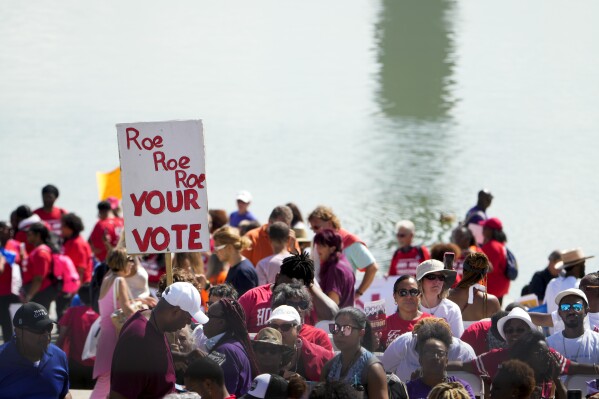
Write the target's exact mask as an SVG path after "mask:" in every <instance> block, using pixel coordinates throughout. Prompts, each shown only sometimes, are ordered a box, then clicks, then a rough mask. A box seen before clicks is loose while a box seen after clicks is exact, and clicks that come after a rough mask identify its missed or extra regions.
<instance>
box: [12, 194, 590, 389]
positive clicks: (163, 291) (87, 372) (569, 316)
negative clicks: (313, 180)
mask: <svg viewBox="0 0 599 399" xmlns="http://www.w3.org/2000/svg"><path fill="white" fill-rule="evenodd" d="M58 197H59V191H58V189H57V188H56V187H55V186H52V185H48V186H46V187H44V188H43V189H42V199H43V206H42V207H41V208H39V209H37V210H35V211H31V210H30V208H29V207H28V206H25V205H22V206H19V207H18V208H17V209H15V211H14V212H13V213H12V214H11V220H10V223H8V222H0V251H1V252H0V324H1V326H2V336H3V340H4V342H5V343H4V344H3V345H2V346H0V398H5V397H6V398H12V397H44V398H51V397H54V398H65V397H67V398H68V397H70V396H71V394H70V389H76V388H77V389H89V390H91V397H92V398H162V397H167V398H175V397H179V398H187V397H189V398H191V397H198V396H197V395H199V396H200V397H202V398H208V399H211V398H214V399H231V398H239V397H243V398H298V399H299V398H307V397H310V398H336V397H339V398H352V397H355V398H408V397H409V398H412V399H414V398H415V399H418V398H474V397H480V396H481V393H482V392H484V396H486V397H491V398H494V399H503V398H508V397H509V398H512V397H513V398H558V399H561V398H566V397H567V396H566V395H567V392H566V384H565V381H566V380H565V378H567V377H565V376H572V375H588V376H589V379H593V380H594V378H595V376H599V332H597V331H599V273H589V274H585V262H586V260H587V259H589V258H591V256H585V254H584V253H583V251H582V249H580V248H577V249H573V250H566V251H558V250H556V251H553V252H551V254H550V255H549V258H548V260H549V264H548V265H547V267H546V268H545V269H544V270H542V271H539V272H537V273H535V274H534V276H533V278H532V281H531V282H530V284H528V285H526V286H525V287H524V289H523V292H522V294H523V295H525V294H534V298H536V299H537V300H538V301H539V302H542V303H545V304H546V306H547V311H546V312H542V311H540V309H532V310H530V309H528V308H526V307H525V306H524V305H522V304H520V303H516V302H514V303H510V304H507V303H505V302H507V301H506V300H505V296H506V294H507V293H508V291H509V285H510V281H511V280H512V279H513V278H514V277H515V275H514V274H513V270H512V269H513V268H514V265H513V262H514V260H513V255H511V252H510V251H509V250H508V249H507V247H506V242H507V237H506V234H505V233H504V229H503V223H502V222H501V221H500V220H499V219H498V218H488V217H487V213H486V212H487V209H488V208H489V206H490V205H491V203H492V200H493V196H492V194H491V193H490V192H489V191H488V190H481V191H480V192H479V193H478V201H477V204H476V205H475V206H474V207H473V208H472V209H470V210H469V211H468V212H467V214H466V217H465V218H464V220H463V221H462V222H460V223H459V225H458V226H456V228H455V229H454V230H453V232H452V234H451V240H450V242H446V243H436V244H434V245H432V246H431V247H430V248H428V247H427V246H425V245H422V244H415V243H414V237H415V233H416V229H415V225H414V223H413V222H411V221H409V220H402V221H399V222H398V223H397V224H396V228H395V231H394V234H395V235H396V238H397V242H398V249H397V250H396V251H395V253H394V254H393V257H392V260H391V262H390V264H389V268H388V272H387V273H386V278H388V279H393V280H394V284H393V288H392V289H393V292H392V294H393V299H394V301H395V305H396V307H395V309H394V312H392V314H388V315H383V318H384V320H383V321H382V322H381V320H380V317H379V318H377V317H378V314H374V315H373V314H371V313H370V312H365V311H364V310H362V309H360V308H359V307H356V303H359V302H360V298H362V297H363V296H364V294H365V292H366V291H367V290H368V289H369V287H370V285H371V284H372V282H373V280H374V278H375V276H376V275H377V273H378V272H379V264H378V263H377V262H376V260H375V258H374V256H373V255H372V253H371V252H370V250H369V249H368V246H367V244H366V243H365V242H364V241H363V240H362V239H360V238H359V237H357V236H356V235H354V234H352V233H351V232H349V231H347V230H345V229H344V228H343V227H342V224H341V221H340V220H339V218H338V217H337V216H336V215H335V213H334V212H333V210H332V209H331V208H329V207H326V206H318V207H317V208H316V209H314V210H313V211H312V212H311V213H310V214H309V215H308V217H307V218H306V221H304V218H303V217H302V214H301V212H300V211H299V208H298V207H297V206H296V205H295V204H292V203H289V204H286V205H280V206H276V207H275V208H274V209H273V210H272V212H271V214H270V216H269V219H268V222H267V223H265V224H263V225H260V224H259V222H258V221H257V219H256V217H255V216H254V215H253V214H252V213H251V212H250V211H249V208H250V205H251V202H252V200H253V198H252V195H251V194H250V193H249V192H247V191H242V192H240V193H239V194H238V195H237V197H236V201H237V211H235V212H233V213H231V214H230V215H227V213H226V212H225V211H223V210H211V211H210V222H211V225H210V233H211V239H210V250H209V251H207V252H203V253H177V254H175V255H174V259H173V275H172V277H173V283H172V284H171V285H167V282H166V280H167V279H166V275H165V261H164V256H163V255H161V254H158V255H156V254H148V255H142V256H135V255H131V254H128V253H127V250H126V243H125V241H124V238H123V237H124V235H123V234H122V230H123V226H124V221H123V219H122V218H121V216H120V208H119V202H118V200H117V199H115V198H109V199H107V200H106V201H101V202H100V203H99V204H98V207H97V208H98V221H97V224H96V225H95V226H94V228H93V229H92V232H91V234H90V235H89V238H88V239H87V240H85V238H83V236H82V232H83V231H84V226H83V223H82V221H81V218H79V217H78V216H77V215H76V214H74V213H70V212H67V211H65V210H64V209H61V208H59V207H57V206H55V202H56V200H57V199H58ZM308 227H309V228H310V229H311V230H312V231H313V233H314V237H313V238H312V239H311V238H309V237H308V231H307V230H308ZM65 258H68V259H69V260H68V261H67V260H65ZM59 266H60V267H61V268H65V269H69V268H71V269H72V271H73V273H71V275H70V276H69V275H67V274H64V273H62V274H61V273H60V272H58V267H59ZM19 272H20V273H19ZM358 272H360V273H361V279H356V274H357V273H358ZM67 278H72V279H73V281H76V283H77V287H78V290H72V289H70V290H68V289H66V288H65V287H67V281H66V280H65V279H67ZM12 304H20V306H19V307H18V310H17V311H16V313H15V314H14V316H13V317H11V314H10V310H9V309H10V306H11V305H12ZM52 304H53V306H54V309H55V310H56V315H57V318H56V320H54V319H53V318H51V317H50V314H49V310H50V306H51V305H52ZM502 307H505V310H504V309H502ZM373 316H374V318H373ZM56 327H57V329H56ZM54 331H56V332H58V338H57V339H56V341H55V344H53V343H51V342H52V333H53V332H54ZM464 373H465V374H464ZM465 375H467V376H473V377H474V378H478V379H479V381H480V382H481V384H482V386H484V387H486V389H484V390H480V389H479V388H476V384H474V385H475V386H473V385H472V380H468V379H466V378H465V377H464V376H465ZM596 387H597V385H596V384H594V385H593V384H589V395H595V392H597V391H596ZM585 394H586V392H585ZM592 397H599V394H597V395H596V396H592Z"/></svg>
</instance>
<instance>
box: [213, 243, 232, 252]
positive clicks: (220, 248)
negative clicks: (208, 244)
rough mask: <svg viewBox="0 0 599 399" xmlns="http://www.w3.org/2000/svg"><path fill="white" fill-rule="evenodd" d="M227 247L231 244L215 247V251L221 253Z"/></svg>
mask: <svg viewBox="0 0 599 399" xmlns="http://www.w3.org/2000/svg"><path fill="white" fill-rule="evenodd" d="M227 245H229V244H223V245H219V246H218V247H214V250H215V251H220V250H223V249H225V247H226V246H227Z"/></svg>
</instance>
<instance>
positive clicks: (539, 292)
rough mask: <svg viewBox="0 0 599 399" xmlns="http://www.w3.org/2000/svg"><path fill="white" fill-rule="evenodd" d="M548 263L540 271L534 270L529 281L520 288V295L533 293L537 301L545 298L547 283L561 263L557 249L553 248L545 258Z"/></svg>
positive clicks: (559, 252) (555, 275) (555, 273)
mask: <svg viewBox="0 0 599 399" xmlns="http://www.w3.org/2000/svg"><path fill="white" fill-rule="evenodd" d="M547 260H548V261H549V263H548V264H547V267H546V268H545V269H543V270H541V271H538V272H536V273H535V274H534V275H533V276H532V279H531V280H530V283H528V284H527V285H525V286H524V288H522V293H521V294H522V295H527V294H535V295H536V296H537V298H538V299H539V302H543V300H544V299H545V290H546V289H547V284H549V282H550V281H551V280H552V279H554V278H555V277H557V276H558V275H559V270H558V269H557V268H558V267H559V266H560V265H561V264H562V262H561V260H562V253H561V251H559V250H557V249H556V250H555V251H553V252H551V253H550V254H549V257H548V258H547Z"/></svg>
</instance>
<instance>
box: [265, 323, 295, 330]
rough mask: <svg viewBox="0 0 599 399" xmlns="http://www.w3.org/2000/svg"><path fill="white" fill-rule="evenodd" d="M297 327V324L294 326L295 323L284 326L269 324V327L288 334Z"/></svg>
mask: <svg viewBox="0 0 599 399" xmlns="http://www.w3.org/2000/svg"><path fill="white" fill-rule="evenodd" d="M296 325H297V324H293V323H284V324H277V323H269V324H268V326H269V327H272V328H274V329H275V330H279V331H280V332H288V331H289V330H291V329H292V328H293V327H295V326H296Z"/></svg>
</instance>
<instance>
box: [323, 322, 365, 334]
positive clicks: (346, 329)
mask: <svg viewBox="0 0 599 399" xmlns="http://www.w3.org/2000/svg"><path fill="white" fill-rule="evenodd" d="M353 330H360V328H358V327H354V326H350V325H346V326H341V325H339V324H337V323H331V324H329V332H330V333H331V334H333V335H337V334H339V333H341V335H343V336H344V337H348V336H349V335H351V333H352V331H353Z"/></svg>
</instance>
